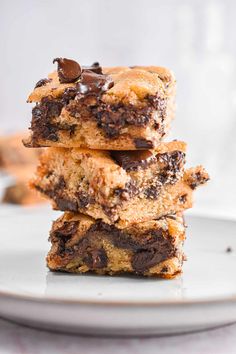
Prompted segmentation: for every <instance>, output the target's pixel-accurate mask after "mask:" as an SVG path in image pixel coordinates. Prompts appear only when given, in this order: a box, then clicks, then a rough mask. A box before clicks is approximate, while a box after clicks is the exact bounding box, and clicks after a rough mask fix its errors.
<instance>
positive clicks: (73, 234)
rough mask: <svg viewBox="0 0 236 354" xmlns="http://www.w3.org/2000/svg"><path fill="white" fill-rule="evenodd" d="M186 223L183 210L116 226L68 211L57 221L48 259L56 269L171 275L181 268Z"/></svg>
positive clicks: (111, 273)
mask: <svg viewBox="0 0 236 354" xmlns="http://www.w3.org/2000/svg"><path fill="white" fill-rule="evenodd" d="M184 239H185V225H184V220H183V217H182V216H181V215H169V216H166V217H163V218H161V219H159V220H152V221H147V222H143V223H138V224H133V225H132V226H129V227H126V228H123V229H121V228H117V227H116V226H114V225H109V224H106V223H104V222H102V221H100V220H95V219H92V218H91V217H89V216H85V215H82V214H75V213H70V212H66V213H64V214H63V216H62V217H60V218H59V219H58V220H56V221H55V222H54V223H53V226H52V230H51V232H50V241H51V243H52V247H51V250H50V252H49V253H48V256H47V265H48V267H49V268H50V269H51V270H53V271H65V272H71V273H85V272H89V271H92V272H95V273H98V274H110V275H113V274H121V273H131V274H138V275H144V276H157V277H162V278H173V277H175V276H176V275H178V274H179V273H181V270H182V263H183V260H184V254H183V251H182V246H183V241H184Z"/></svg>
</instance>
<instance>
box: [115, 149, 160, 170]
mask: <svg viewBox="0 0 236 354" xmlns="http://www.w3.org/2000/svg"><path fill="white" fill-rule="evenodd" d="M111 157H112V158H113V159H114V160H115V161H116V162H117V163H118V165H120V166H121V167H122V168H124V169H125V170H126V171H136V170H137V169H138V168H139V167H141V168H143V169H144V168H147V167H148V166H149V165H150V164H151V163H154V162H155V161H156V157H155V155H154V154H152V152H151V151H148V150H146V151H145V150H144V151H142V150H140V151H135V150H134V151H111Z"/></svg>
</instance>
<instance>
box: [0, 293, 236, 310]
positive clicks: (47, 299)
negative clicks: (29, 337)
mask: <svg viewBox="0 0 236 354" xmlns="http://www.w3.org/2000/svg"><path fill="white" fill-rule="evenodd" d="M1 298H8V299H11V300H16V301H17V300H19V301H31V302H42V303H50V304H53V303H54V304H64V305H86V306H88V305H92V306H104V305H106V306H116V307H121V306H132V307H135V306H145V307H152V306H155V307H159V306H160V307H163V306H180V305H204V304H205V305H209V304H212V305H217V304H219V305H220V304H224V303H232V304H234V303H235V304H236V295H232V296H228V297H217V298H208V299H196V300H186V299H185V300H175V301H173V300H167V301H132V302H131V301H122V300H121V301H109V300H102V299H101V300H98V301H95V300H76V299H68V298H54V297H51V296H49V297H46V296H40V295H35V296H33V295H28V294H18V293H13V292H8V291H2V290H0V299H1Z"/></svg>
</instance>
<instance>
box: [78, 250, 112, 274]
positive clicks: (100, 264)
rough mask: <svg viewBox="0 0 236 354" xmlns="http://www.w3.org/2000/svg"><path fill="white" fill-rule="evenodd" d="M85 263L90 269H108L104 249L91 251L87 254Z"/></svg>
mask: <svg viewBox="0 0 236 354" xmlns="http://www.w3.org/2000/svg"><path fill="white" fill-rule="evenodd" d="M83 261H84V263H85V264H86V265H87V266H88V267H89V268H90V269H101V268H106V266H107V263H108V257H107V254H106V251H105V250H104V248H100V249H91V250H90V251H88V252H87V254H86V255H85V257H84V258H83Z"/></svg>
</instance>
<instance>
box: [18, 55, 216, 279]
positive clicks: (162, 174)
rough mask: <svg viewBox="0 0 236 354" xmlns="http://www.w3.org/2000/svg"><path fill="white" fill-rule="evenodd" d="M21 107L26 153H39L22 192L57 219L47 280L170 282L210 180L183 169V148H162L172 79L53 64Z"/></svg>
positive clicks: (138, 70) (152, 71)
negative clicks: (60, 276)
mask: <svg viewBox="0 0 236 354" xmlns="http://www.w3.org/2000/svg"><path fill="white" fill-rule="evenodd" d="M54 62H55V63H56V64H57V71H56V72H53V73H52V74H50V75H49V76H48V78H46V79H42V80H40V81H39V82H37V84H36V86H35V88H34V90H33V92H32V93H31V94H30V96H29V98H28V102H33V103H34V104H35V106H34V107H33V110H32V121H31V127H30V130H31V133H30V136H28V137H27V138H26V139H24V145H25V146H26V147H30V148H35V147H46V148H45V149H44V151H43V153H42V155H41V156H40V163H39V166H38V168H37V171H36V174H35V176H34V178H32V179H31V182H30V185H31V187H32V188H33V189H35V190H37V191H38V192H40V194H41V195H43V196H45V197H46V198H48V199H50V201H51V202H52V205H53V207H54V209H58V210H61V211H64V214H63V215H62V216H61V217H60V218H59V219H58V220H56V221H55V222H54V223H53V226H52V229H51V232H50V241H51V250H50V251H49V253H48V256H47V265H48V267H49V269H51V270H52V271H65V272H72V273H86V272H89V271H92V272H94V273H97V274H110V275H113V274H121V273H128V274H129V273H130V274H137V275H144V276H156V277H162V278H166V279H169V278H174V277H175V276H177V275H178V274H180V273H181V272H182V264H183V261H184V259H185V257H184V254H183V250H182V247H183V242H184V240H185V223H184V220H183V212H184V211H185V209H188V208H191V207H192V203H193V192H194V190H195V189H196V188H197V187H198V186H200V185H203V184H205V183H206V182H207V180H208V179H209V176H208V174H207V172H206V171H205V170H204V168H203V167H202V166H197V167H193V168H188V169H186V168H185V160H186V144H185V143H184V142H181V141H177V140H174V141H171V142H164V141H163V139H164V138H165V137H166V135H167V133H168V132H169V129H170V123H171V121H172V119H173V118H174V113H175V87H176V83H175V78H174V75H173V74H172V72H171V71H170V70H168V69H166V68H163V67H157V66H133V67H113V68H102V67H101V66H100V65H99V63H94V64H92V65H91V66H80V64H79V63H77V62H76V61H74V60H71V59H66V58H56V59H55V60H54Z"/></svg>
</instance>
